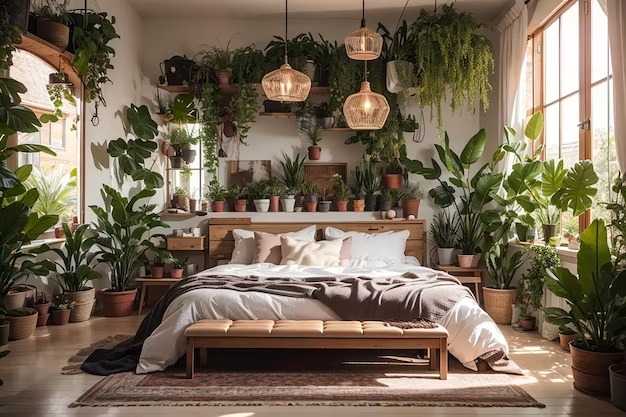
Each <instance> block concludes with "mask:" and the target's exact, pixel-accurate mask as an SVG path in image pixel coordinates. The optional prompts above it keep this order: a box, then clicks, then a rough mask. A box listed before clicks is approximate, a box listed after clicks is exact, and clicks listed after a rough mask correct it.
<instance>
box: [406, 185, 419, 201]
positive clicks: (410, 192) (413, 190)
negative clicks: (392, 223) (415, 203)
mask: <svg viewBox="0 0 626 417" xmlns="http://www.w3.org/2000/svg"><path fill="white" fill-rule="evenodd" d="M402 198H405V199H407V200H422V199H423V198H424V192H422V189H421V188H420V186H419V184H415V185H412V186H410V187H407V188H405V189H404V191H403V192H402Z"/></svg>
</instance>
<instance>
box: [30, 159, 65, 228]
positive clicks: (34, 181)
mask: <svg viewBox="0 0 626 417" xmlns="http://www.w3.org/2000/svg"><path fill="white" fill-rule="evenodd" d="M76 177H77V170H76V168H74V169H72V170H71V171H70V172H69V173H66V172H65V170H64V169H63V167H52V168H51V169H44V170H43V171H42V170H39V169H38V168H35V167H33V170H32V173H31V175H30V176H29V177H28V179H26V180H25V181H24V185H25V186H26V188H28V189H31V188H35V189H37V191H38V192H39V199H38V200H37V201H36V202H35V204H33V207H32V210H33V211H34V212H36V213H39V214H40V215H46V214H54V215H56V216H59V217H60V218H62V219H69V218H71V216H72V214H73V210H72V208H73V207H74V206H75V205H76V185H77V179H76Z"/></svg>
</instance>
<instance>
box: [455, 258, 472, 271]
mask: <svg viewBox="0 0 626 417" xmlns="http://www.w3.org/2000/svg"><path fill="white" fill-rule="evenodd" d="M457 259H458V260H459V267H460V268H471V267H472V263H473V262H474V255H457Z"/></svg>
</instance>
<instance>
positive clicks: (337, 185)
mask: <svg viewBox="0 0 626 417" xmlns="http://www.w3.org/2000/svg"><path fill="white" fill-rule="evenodd" d="M333 192H334V194H335V200H336V201H346V200H348V199H350V197H352V189H351V188H350V186H349V185H348V184H347V183H346V181H345V180H344V179H343V178H342V177H341V175H339V174H335V175H333Z"/></svg>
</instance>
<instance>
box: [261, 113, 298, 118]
mask: <svg viewBox="0 0 626 417" xmlns="http://www.w3.org/2000/svg"><path fill="white" fill-rule="evenodd" d="M259 116H261V117H276V118H278V117H293V116H295V114H293V113H267V112H261V113H259Z"/></svg>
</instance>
